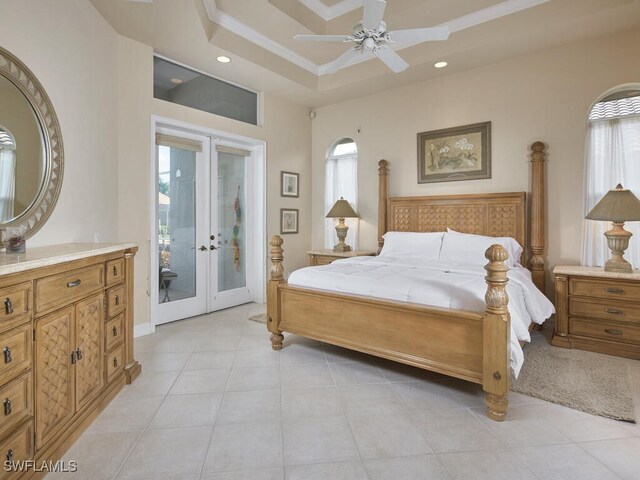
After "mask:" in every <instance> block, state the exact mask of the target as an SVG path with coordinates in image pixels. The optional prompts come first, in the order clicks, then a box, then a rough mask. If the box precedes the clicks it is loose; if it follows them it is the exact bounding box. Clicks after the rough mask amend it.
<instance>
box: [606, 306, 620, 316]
mask: <svg viewBox="0 0 640 480" xmlns="http://www.w3.org/2000/svg"><path fill="white" fill-rule="evenodd" d="M604 311H605V312H606V313H610V314H611V315H622V314H623V313H624V312H623V311H622V310H618V309H617V308H605V309H604Z"/></svg>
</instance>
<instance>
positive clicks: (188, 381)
mask: <svg viewBox="0 0 640 480" xmlns="http://www.w3.org/2000/svg"><path fill="white" fill-rule="evenodd" d="M229 372H230V370H229V369H226V368H213V369H210V370H184V371H183V372H182V373H181V374H180V376H179V377H178V379H177V380H176V383H175V385H174V386H173V388H172V389H171V392H170V393H171V395H188V394H193V393H215V392H223V391H224V389H225V387H226V385H227V379H228V378H229Z"/></svg>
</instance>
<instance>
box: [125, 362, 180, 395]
mask: <svg viewBox="0 0 640 480" xmlns="http://www.w3.org/2000/svg"><path fill="white" fill-rule="evenodd" d="M178 373H179V372H146V371H145V370H144V366H143V367H142V373H141V374H140V375H139V376H138V378H136V381H135V382H133V383H132V384H131V385H127V386H126V387H125V388H124V390H123V393H124V394H125V395H166V394H167V393H168V392H169V390H170V389H171V387H172V386H173V383H174V382H175V381H176V378H178Z"/></svg>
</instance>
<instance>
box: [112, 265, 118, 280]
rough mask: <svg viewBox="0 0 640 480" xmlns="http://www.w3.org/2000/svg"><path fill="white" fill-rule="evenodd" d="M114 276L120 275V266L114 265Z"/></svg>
mask: <svg viewBox="0 0 640 480" xmlns="http://www.w3.org/2000/svg"><path fill="white" fill-rule="evenodd" d="M113 276H114V277H117V276H118V267H116V266H115V265H114V266H113Z"/></svg>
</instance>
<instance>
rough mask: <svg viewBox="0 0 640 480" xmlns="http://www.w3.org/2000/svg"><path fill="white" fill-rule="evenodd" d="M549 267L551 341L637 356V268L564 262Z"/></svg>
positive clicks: (639, 323) (639, 290)
mask: <svg viewBox="0 0 640 480" xmlns="http://www.w3.org/2000/svg"><path fill="white" fill-rule="evenodd" d="M553 273H554V275H555V279H556V326H555V331H554V334H553V338H552V340H551V343H552V344H553V345H555V346H558V347H565V348H580V349H583V350H591V351H593V352H600V353H607V354H609V355H618V356H621V357H628V358H635V359H640V273H613V272H605V271H604V270H603V269H602V268H598V267H564V266H558V267H556V268H555V269H554V270H553Z"/></svg>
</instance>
